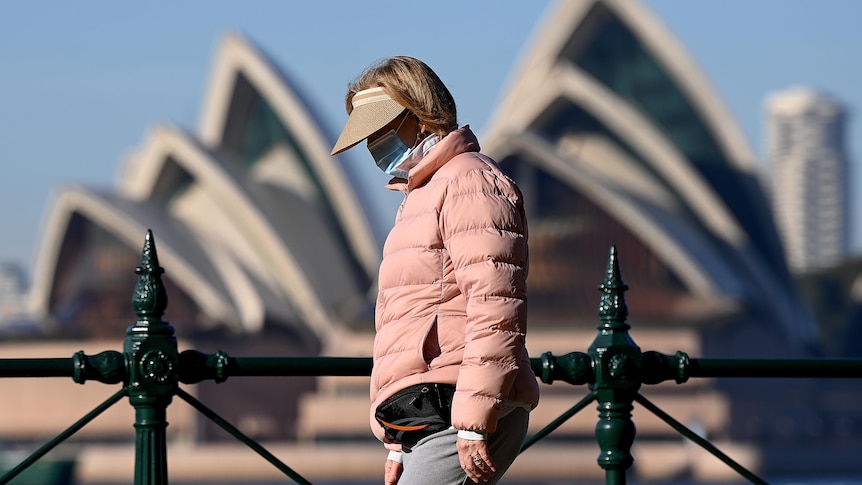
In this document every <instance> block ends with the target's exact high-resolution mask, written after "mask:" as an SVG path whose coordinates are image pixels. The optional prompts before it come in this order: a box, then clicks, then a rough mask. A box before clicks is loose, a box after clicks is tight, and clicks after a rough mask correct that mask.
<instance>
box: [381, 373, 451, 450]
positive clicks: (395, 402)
mask: <svg viewBox="0 0 862 485" xmlns="http://www.w3.org/2000/svg"><path fill="white" fill-rule="evenodd" d="M454 395H455V386H453V385H451V384H416V385H415V386H410V387H408V388H406V389H403V390H401V391H399V392H398V393H397V394H395V395H394V396H392V397H390V398H389V399H387V400H385V401H383V402H382V403H380V406H378V407H377V410H376V411H375V412H374V417H375V418H376V419H377V422H379V423H380V425H381V426H383V429H384V430H385V431H386V439H387V441H390V442H393V443H401V446H402V447H403V448H404V449H405V451H410V449H411V448H413V447H414V446H415V445H416V443H418V442H419V440H421V439H422V438H424V437H426V436H429V435H432V434H434V433H436V432H438V431H443V430H444V429H447V428H449V426H451V425H452V397H453V396H454Z"/></svg>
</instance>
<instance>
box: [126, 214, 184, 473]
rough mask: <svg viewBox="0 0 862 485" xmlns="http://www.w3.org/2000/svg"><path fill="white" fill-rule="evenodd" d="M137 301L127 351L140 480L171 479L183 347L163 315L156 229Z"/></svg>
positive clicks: (147, 243)
mask: <svg viewBox="0 0 862 485" xmlns="http://www.w3.org/2000/svg"><path fill="white" fill-rule="evenodd" d="M135 272H136V273H137V274H138V283H137V286H135V294H134V297H133V303H134V307H135V313H136V314H137V315H138V320H137V322H135V323H134V324H133V325H132V326H131V327H129V328H128V330H127V331H126V339H125V342H124V345H123V350H124V353H125V356H126V365H127V366H128V375H129V401H130V402H131V404H132V406H133V407H134V408H135V430H136V441H135V485H165V484H167V483H168V466H167V443H166V428H167V426H168V422H167V407H168V405H169V404H170V403H171V399H172V397H173V395H174V394H176V391H177V387H178V386H177V384H178V382H179V381H178V375H179V370H178V368H179V365H178V363H179V352H178V350H177V340H176V337H175V336H174V328H173V327H172V326H171V325H170V324H169V323H168V322H166V321H164V320H162V315H164V312H165V308H166V307H167V304H168V298H167V294H166V293H165V288H164V286H163V285H162V277H161V275H162V273H164V269H162V268H161V267H160V266H159V258H158V255H157V254H156V244H155V240H154V239H153V234H152V231H147V237H146V240H145V241H144V248H143V251H142V253H141V264H140V266H138V267H137V268H136V269H135Z"/></svg>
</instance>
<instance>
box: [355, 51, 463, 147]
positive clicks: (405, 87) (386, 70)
mask: <svg viewBox="0 0 862 485" xmlns="http://www.w3.org/2000/svg"><path fill="white" fill-rule="evenodd" d="M377 86H380V87H382V88H383V90H384V91H386V94H388V95H389V96H391V97H392V99H394V100H395V101H397V102H398V104H400V105H402V106H404V107H405V108H407V109H408V110H410V112H411V113H413V114H414V115H416V117H417V118H419V121H420V122H421V123H422V124H423V125H425V128H426V129H427V130H428V131H430V132H432V133H435V134H437V135H439V136H440V137H441V138H442V137H444V136H446V135H447V134H448V133H449V132H450V131H452V130H454V129H456V128H458V115H457V110H456V108H455V99H454V98H453V97H452V93H450V92H449V89H448V88H446V85H445V84H443V81H441V80H440V78H439V77H438V76H437V74H436V73H435V72H434V71H433V70H431V68H430V67H428V65H426V64H425V63H424V62H422V61H420V60H419V59H414V58H412V57H407V56H396V57H389V58H386V59H383V60H381V61H378V62H376V63H374V64H372V65H371V66H369V67H368V68H366V69H365V71H363V72H362V74H360V75H359V77H358V78H357V79H356V80H355V81H353V82H351V83H350V85H349V86H348V88H347V97H346V99H345V102H346V104H347V113H348V114H350V112H351V111H353V96H354V95H355V94H356V93H358V92H359V91H362V90H365V89H369V88H373V87H377Z"/></svg>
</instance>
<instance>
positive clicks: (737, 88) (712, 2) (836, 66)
mask: <svg viewBox="0 0 862 485" xmlns="http://www.w3.org/2000/svg"><path fill="white" fill-rule="evenodd" d="M643 3H645V4H646V5H647V6H648V7H649V8H650V9H652V10H653V11H654V12H655V13H656V14H657V16H658V17H659V18H660V19H661V21H662V22H663V23H664V24H665V25H666V27H667V28H668V29H669V30H670V31H671V32H672V33H673V34H674V35H675V36H676V37H677V38H679V39H680V41H681V42H682V43H683V44H684V45H685V46H686V48H687V49H688V51H689V52H690V54H691V55H692V57H693V58H694V59H695V60H696V61H697V62H698V63H699V64H700V65H701V67H702V68H703V70H704V71H705V73H706V75H707V77H708V78H709V79H710V80H711V82H712V84H713V86H714V87H715V89H716V91H717V92H718V93H719V95H720V96H721V97H722V98H723V100H724V102H725V103H726V104H727V106H728V107H729V109H730V111H731V113H732V114H733V115H734V116H735V117H736V119H737V120H738V122H739V123H740V126H741V127H742V129H743V131H744V133H745V134H746V135H747V137H748V139H749V143H750V144H751V146H752V148H753V149H754V151H755V153H757V154H758V155H761V154H762V126H761V125H762V118H763V110H762V107H763V100H764V98H765V96H766V95H767V94H768V93H770V92H773V91H777V90H783V89H787V88H789V87H793V86H809V87H814V88H817V89H821V90H823V91H825V92H826V93H828V94H830V95H832V96H834V97H835V98H837V99H838V100H839V101H842V102H845V103H847V104H848V105H849V107H850V109H851V124H850V132H849V135H850V140H851V146H850V151H851V157H852V158H853V160H854V164H853V166H852V169H851V170H852V173H853V181H854V182H853V183H854V186H858V185H859V183H858V182H857V180H859V179H860V174H859V173H858V172H860V170H857V169H856V164H855V159H856V158H857V157H858V154H860V153H862V146H860V143H862V124H860V123H859V122H858V120H857V119H856V114H855V113H856V110H857V109H858V107H859V106H862V66H860V63H859V60H858V58H859V54H858V51H857V49H858V48H857V47H856V46H859V45H862V29H860V27H859V25H858V21H859V19H860V18H862V2H858V1H857V0H830V1H828V2H823V1H817V0H751V1H743V0H699V1H687V0H643ZM552 4H553V2H550V1H547V0H532V1H524V0H520V1H516V0H441V1H437V2H434V3H428V2H421V3H420V2H410V3H408V2H398V1H395V0H391V1H372V2H366V3H364V4H363V11H362V12H359V11H357V10H356V6H357V5H359V4H358V3H356V2H348V1H335V0H315V1H280V2H277V1H275V0H258V1H256V2H235V1H234V2H229V1H226V0H206V1H204V0H188V1H183V2H171V1H166V0H157V1H151V2H139V3H131V2H116V1H108V0H93V1H88V2H80V3H77V2H76V3H73V2H61V1H59V0H56V1H47V0H31V1H24V0H17V1H7V2H3V3H2V4H0V164H2V168H3V174H2V176H0V262H6V261H15V262H18V263H20V264H22V265H23V266H24V267H25V268H27V269H30V268H31V266H32V264H33V257H34V255H35V249H36V246H37V244H38V240H39V237H40V231H41V230H42V219H43V217H44V216H45V213H46V211H47V210H48V208H49V207H50V203H51V197H52V194H53V193H54V192H55V191H56V190H57V189H58V188H59V187H61V186H63V185H68V184H76V185H84V186H92V187H101V188H105V189H110V188H111V187H113V185H114V179H115V174H116V173H117V170H118V168H119V166H120V163H121V161H122V159H123V157H124V156H125V154H126V153H128V152H130V151H131V150H133V149H134V148H135V147H137V146H138V144H139V143H140V142H141V140H142V139H143V138H144V137H145V136H146V133H147V131H148V130H149V129H150V128H151V127H152V126H154V125H156V124H158V123H163V122H167V123H173V124H176V125H179V126H182V127H185V128H188V129H191V130H196V127H197V124H198V114H199V112H200V103H201V101H202V98H203V92H204V90H205V88H206V82H207V78H208V73H209V69H210V65H211V61H212V57H213V54H214V52H215V48H216V45H217V41H218V38H219V36H220V35H221V34H222V33H223V32H225V31H228V30H235V31H238V32H241V33H243V34H244V35H245V36H246V37H248V38H249V39H251V40H252V41H254V42H255V43H257V44H258V45H259V46H260V47H261V48H262V49H263V50H264V51H265V52H266V53H267V54H269V55H270V56H271V57H272V58H273V59H274V60H275V61H276V62H277V63H278V64H279V66H280V67H281V68H283V69H284V70H285V71H286V72H287V74H288V76H289V77H291V79H292V80H293V81H294V82H295V83H296V84H298V85H299V86H300V88H301V89H303V90H304V91H305V92H306V93H307V94H308V95H309V96H310V97H311V99H312V103H313V104H315V105H316V106H317V107H318V109H319V110H320V111H321V113H322V116H323V118H324V120H326V121H328V126H327V128H328V129H329V130H330V131H332V132H336V131H337V130H338V128H339V127H340V124H341V123H342V122H343V119H344V116H345V115H344V113H343V104H342V99H343V98H342V97H343V94H344V89H345V86H346V84H347V82H348V81H349V80H350V79H352V78H353V77H354V76H355V75H356V74H358V73H359V72H360V71H361V70H362V69H363V68H364V67H365V66H366V65H367V64H368V63H370V62H371V61H373V60H375V59H379V58H381V57H385V56H388V55H395V54H407V55H412V56H415V57H419V58H421V59H423V60H425V61H426V62H428V64H429V65H431V66H432V67H433V68H434V69H435V70H436V71H437V72H438V74H440V76H441V77H442V78H443V80H444V81H445V82H446V83H447V84H448V85H449V87H450V89H451V90H452V91H453V94H454V95H455V97H456V100H457V101H458V105H459V115H460V116H459V118H460V119H461V121H462V122H463V123H469V124H471V125H472V126H473V127H474V128H476V129H477V131H478V132H479V134H480V136H481V132H482V128H483V126H484V124H485V122H486V120H487V118H488V117H489V116H490V114H491V113H492V110H493V106H494V104H495V103H496V101H497V98H498V96H499V95H500V93H501V90H502V88H503V86H504V85H505V83H506V81H507V79H508V76H509V74H510V71H511V70H512V68H513V67H514V65H515V64H516V62H517V60H518V58H519V56H520V54H521V52H522V50H523V48H524V47H525V45H526V44H527V43H528V42H529V40H530V38H531V36H532V34H533V32H534V31H535V29H537V28H539V27H540V23H541V21H542V19H543V18H544V15H546V13H547V12H548V11H549V8H550V6H551V5H552ZM369 166H370V167H371V168H372V169H373V166H371V165H370V161H369ZM381 190H383V189H381ZM853 205H854V206H855V205H857V202H856V200H855V199H854V200H853ZM860 212H862V211H855V212H854V214H853V216H852V217H853V223H854V251H856V252H859V247H860V239H862V238H860V237H859V235H858V234H859V232H860V231H859V229H858V228H860V227H862V224H860V223H859V220H860V216H862V214H860Z"/></svg>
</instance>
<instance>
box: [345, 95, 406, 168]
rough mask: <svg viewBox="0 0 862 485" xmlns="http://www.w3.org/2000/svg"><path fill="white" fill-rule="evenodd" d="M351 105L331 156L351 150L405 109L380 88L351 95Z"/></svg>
mask: <svg viewBox="0 0 862 485" xmlns="http://www.w3.org/2000/svg"><path fill="white" fill-rule="evenodd" d="M351 104H352V105H353V111H351V112H350V116H349V117H348V118H347V123H345V124H344V129H343V130H341V135H340V136H339V137H338V141H337V142H335V146H334V147H333V148H332V155H336V154H338V153H341V152H343V151H344V150H347V149H348V148H352V147H353V146H354V145H356V144H357V143H359V142H361V141H362V140H364V139H366V138H368V137H369V136H370V135H372V134H373V133H374V132H376V131H377V130H379V129H381V128H383V127H384V126H386V125H387V124H389V123H390V122H391V121H392V120H394V119H395V118H396V117H397V116H398V115H399V114H401V113H403V112H404V110H405V109H407V108H405V107H404V106H401V105H400V104H398V102H397V101H395V100H394V99H392V98H391V97H390V96H389V95H388V94H386V92H385V91H383V88H382V87H375V88H370V89H363V90H362V91H359V92H358V93H356V94H355V95H353V100H352V101H351Z"/></svg>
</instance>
